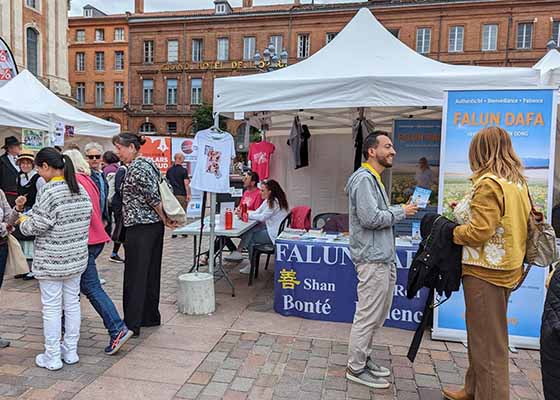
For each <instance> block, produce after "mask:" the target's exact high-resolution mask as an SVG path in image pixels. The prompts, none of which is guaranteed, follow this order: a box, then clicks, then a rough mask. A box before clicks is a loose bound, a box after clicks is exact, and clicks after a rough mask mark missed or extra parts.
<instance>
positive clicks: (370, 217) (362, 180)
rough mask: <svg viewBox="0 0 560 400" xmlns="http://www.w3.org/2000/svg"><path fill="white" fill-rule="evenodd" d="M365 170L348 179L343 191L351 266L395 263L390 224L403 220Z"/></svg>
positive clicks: (403, 214)
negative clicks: (346, 204) (348, 229)
mask: <svg viewBox="0 0 560 400" xmlns="http://www.w3.org/2000/svg"><path fill="white" fill-rule="evenodd" d="M375 179H376V178H375V177H374V176H373V174H372V173H371V172H370V171H368V170H367V169H366V168H363V167H362V168H359V169H358V170H357V171H356V172H354V173H353V174H352V176H350V178H349V179H348V183H347V184H346V188H345V192H346V194H347V195H348V200H349V201H348V204H349V209H350V212H349V214H350V253H351V255H352V260H353V261H354V264H363V263H390V262H395V257H396V254H395V238H394V235H393V225H395V224H396V223H397V222H399V221H402V220H403V219H405V213H404V209H403V208H402V207H401V206H390V205H389V199H388V197H387V194H386V193H385V191H384V190H381V188H380V185H378V184H377V183H376V182H375Z"/></svg>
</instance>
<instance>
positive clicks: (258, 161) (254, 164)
mask: <svg viewBox="0 0 560 400" xmlns="http://www.w3.org/2000/svg"><path fill="white" fill-rule="evenodd" d="M275 149H276V147H275V146H274V145H273V144H272V143H270V142H260V143H253V144H252V145H251V147H249V161H251V170H252V171H254V172H256V173H257V174H258V175H259V179H268V175H269V172H270V156H271V155H272V153H274V150H275Z"/></svg>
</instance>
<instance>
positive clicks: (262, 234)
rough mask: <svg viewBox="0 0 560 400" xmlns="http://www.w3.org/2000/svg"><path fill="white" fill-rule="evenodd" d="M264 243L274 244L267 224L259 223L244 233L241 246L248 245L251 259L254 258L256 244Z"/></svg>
mask: <svg viewBox="0 0 560 400" xmlns="http://www.w3.org/2000/svg"><path fill="white" fill-rule="evenodd" d="M264 244H272V240H271V239H270V236H268V231H267V230H266V225H264V224H259V225H257V226H255V227H254V228H252V229H250V230H249V231H247V233H245V234H243V236H242V237H241V244H240V245H239V248H242V247H241V246H242V245H246V246H247V250H249V260H252V259H253V250H254V248H255V246H260V245H264Z"/></svg>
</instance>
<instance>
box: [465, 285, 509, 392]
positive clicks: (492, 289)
mask: <svg viewBox="0 0 560 400" xmlns="http://www.w3.org/2000/svg"><path fill="white" fill-rule="evenodd" d="M463 290H464V294H465V305H466V320H467V339H468V353H469V369H468V370H467V374H466V377H465V390H466V392H467V394H468V395H469V396H471V397H473V398H475V399H476V400H498V399H500V400H508V399H509V355H508V351H509V350H508V324H507V306H508V299H509V295H510V293H511V290H510V289H507V288H504V287H500V286H495V285H492V284H491V283H488V282H486V281H483V280H481V279H478V278H475V277H473V276H465V277H463Z"/></svg>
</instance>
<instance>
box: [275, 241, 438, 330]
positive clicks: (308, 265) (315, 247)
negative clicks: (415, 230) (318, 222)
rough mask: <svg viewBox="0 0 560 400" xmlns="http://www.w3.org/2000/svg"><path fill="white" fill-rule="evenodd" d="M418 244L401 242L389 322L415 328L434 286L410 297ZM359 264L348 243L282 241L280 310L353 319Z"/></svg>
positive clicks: (279, 243) (278, 262)
mask: <svg viewBox="0 0 560 400" xmlns="http://www.w3.org/2000/svg"><path fill="white" fill-rule="evenodd" d="M416 250H417V247H416V246H404V247H401V246H398V247H397V256H398V260H397V284H396V286H395V291H394V297H393V305H392V307H391V312H390V313H389V315H388V316H387V320H386V321H385V326H390V327H394V328H402V329H408V330H414V329H416V327H417V326H418V324H419V322H420V320H421V318H422V311H423V309H424V305H425V303H426V297H427V295H428V292H427V290H426V289H424V290H422V291H421V292H420V293H419V294H418V295H417V296H416V297H415V298H414V299H412V300H409V299H407V298H406V284H407V278H408V268H409V267H410V263H411V262H412V258H413V257H414V254H415V253H416ZM357 283H358V280H357V277H356V270H355V269H354V264H353V263H352V260H351V258H350V251H349V248H348V244H346V243H339V244H337V243H325V242H320V241H306V240H286V239H278V240H277V241H276V262H275V275H274V310H275V311H276V312H277V313H279V314H282V315H286V316H298V317H302V318H308V319H315V320H322V321H337V322H352V320H353V319H354V312H355V310H356V302H357V300H358V297H357V292H356V285H357Z"/></svg>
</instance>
